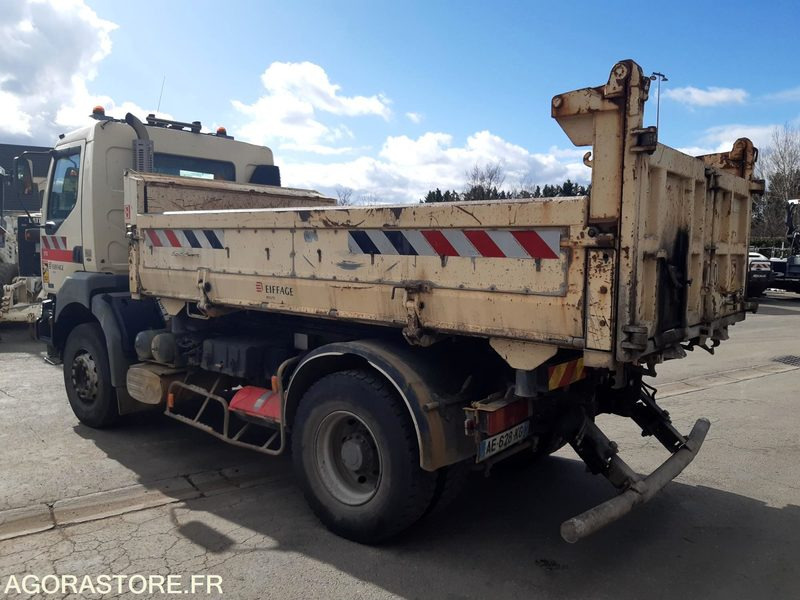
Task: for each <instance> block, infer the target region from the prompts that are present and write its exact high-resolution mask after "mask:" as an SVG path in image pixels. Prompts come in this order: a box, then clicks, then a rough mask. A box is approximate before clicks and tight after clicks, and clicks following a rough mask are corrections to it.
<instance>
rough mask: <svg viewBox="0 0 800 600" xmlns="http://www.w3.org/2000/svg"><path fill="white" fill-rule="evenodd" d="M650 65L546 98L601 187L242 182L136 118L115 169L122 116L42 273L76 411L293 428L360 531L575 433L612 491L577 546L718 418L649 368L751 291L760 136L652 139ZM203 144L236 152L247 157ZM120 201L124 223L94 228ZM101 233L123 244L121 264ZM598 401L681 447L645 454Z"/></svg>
mask: <svg viewBox="0 0 800 600" xmlns="http://www.w3.org/2000/svg"><path fill="white" fill-rule="evenodd" d="M649 83H650V82H649V80H648V79H647V78H646V77H643V75H642V71H641V68H640V67H639V66H638V65H637V64H636V63H634V62H632V61H623V62H620V63H618V64H616V65H615V66H614V68H613V70H612V72H611V75H610V78H609V79H608V82H607V83H605V84H604V85H601V86H598V87H594V88H586V89H581V90H575V91H572V92H568V93H565V94H560V95H558V96H555V97H554V98H553V101H552V107H551V110H552V116H553V117H554V118H555V119H556V120H557V121H558V123H559V124H560V125H561V127H562V128H563V130H564V131H565V133H566V134H567V136H568V137H569V138H570V140H571V141H572V143H573V144H575V145H576V146H591V151H590V152H587V153H586V156H585V159H584V162H585V163H586V164H587V165H588V166H590V167H591V171H592V187H591V195H590V196H582V197H569V198H566V197H564V198H548V199H526V200H503V201H485V202H482V201H478V202H466V203H442V204H432V205H419V204H414V205H398V206H357V207H352V206H351V207H336V206H332V205H331V204H332V201H329V200H326V199H324V198H322V197H321V196H319V195H318V194H317V195H315V194H313V193H311V192H306V191H303V190H292V189H286V188H279V187H274V186H258V185H252V184H251V183H249V182H248V179H249V177H250V175H251V173H253V171H254V169H256V168H257V167H255V166H254V165H255V164H256V163H257V162H258V161H253V160H249V162H248V161H245V162H246V163H247V164H246V165H239V164H237V165H236V173H235V177H234V178H229V179H231V180H232V181H235V182H236V183H229V182H220V181H210V180H209V181H203V180H198V179H187V178H184V177H176V176H174V175H164V174H155V173H152V172H149V171H150V170H151V169H150V168H148V164H147V163H148V161H149V160H150V159H149V158H148V154H147V152H146V149H147V147H148V144H149V143H150V142H149V141H148V137H149V138H151V139H152V141H154V142H155V146H154V150H155V153H156V154H155V155H156V156H158V152H159V143H161V142H160V140H159V139H158V138H157V134H160V135H162V136H163V135H164V134H165V133H166V132H167V131H169V130H168V129H164V128H159V127H150V126H147V127H142V126H141V124H139V125H136V123H135V120H131V119H129V122H131V123H133V124H134V125H136V126H137V135H136V136H135V137H136V139H134V140H133V144H134V151H133V153H134V156H135V160H136V162H135V163H134V164H135V166H136V169H135V170H129V171H127V172H126V174H125V177H124V181H123V178H122V174H121V173H122V170H123V163H129V161H130V156H131V148H130V144H131V138H132V137H134V136H133V131H132V130H131V129H130V128H128V129H126V125H125V124H122V123H116V122H115V123H114V124H113V125H114V127H117V128H119V132H120V133H119V140H118V142H117V146H118V147H119V153H118V160H117V163H115V168H116V169H117V171H116V172H117V173H118V174H117V175H115V177H116V178H117V179H116V180H115V181H116V182H117V187H115V188H114V194H113V195H112V196H107V197H102V198H101V197H100V196H98V195H94V196H91V194H90V192H89V193H88V195H87V188H86V187H83V188H82V189H83V193H84V200H83V204H82V208H81V211H82V212H81V214H82V215H83V216H82V217H80V218H83V219H94V222H95V225H94V226H95V230H92V228H91V227H87V226H86V225H84V228H83V232H84V239H83V245H84V249H83V257H84V262H83V264H82V265H79V266H77V267H74V268H73V267H71V268H70V269H67V268H66V267H65V269H64V271H59V273H63V274H64V275H65V276H66V277H63V278H62V279H61V280H60V281H58V282H54V278H52V276H51V279H50V282H51V283H53V284H54V285H53V292H54V294H53V296H52V297H51V299H50V301H49V302H48V304H47V306H46V309H45V311H44V315H43V319H42V321H41V322H40V324H39V325H40V332H41V335H42V336H44V337H47V338H48V339H49V340H50V343H51V346H52V349H53V352H54V353H55V354H56V355H58V356H59V357H61V359H63V362H64V379H65V384H66V388H67V393H68V396H69V400H70V403H71V405H72V407H73V410H74V411H75V413H76V415H77V416H78V418H79V419H80V420H81V421H83V422H84V423H86V424H88V425H90V426H93V427H104V426H108V425H110V424H112V423H114V422H115V421H116V420H117V419H118V417H119V416H120V415H121V414H124V413H126V412H130V411H132V410H138V409H141V408H143V407H145V408H146V407H151V408H156V409H158V410H163V411H164V413H165V414H166V415H168V416H169V417H171V418H174V419H177V420H179V421H182V422H184V423H187V424H189V425H192V426H195V427H198V428H200V429H203V430H205V431H207V432H209V433H211V434H212V435H214V436H216V437H218V438H220V439H223V440H225V441H226V442H229V443H231V444H234V445H238V446H244V447H248V448H252V449H253V450H255V451H257V452H261V453H263V454H268V455H276V454H282V453H284V452H287V451H289V450H290V449H291V453H292V457H293V461H294V466H295V469H296V473H297V478H298V481H299V483H300V485H301V486H302V488H303V491H304V493H305V496H306V498H307V500H308V502H309V504H310V505H311V507H312V509H313V510H314V512H315V513H316V514H317V516H318V517H319V518H320V519H321V521H322V522H323V523H324V524H325V525H327V526H328V527H329V528H330V529H332V530H333V531H335V532H336V533H338V534H340V535H343V536H345V537H348V538H351V539H354V540H357V541H361V542H375V541H379V540H382V539H385V538H387V537H390V536H392V535H394V534H396V533H398V532H399V531H401V530H403V529H405V528H406V527H408V526H410V525H411V524H413V523H414V522H416V521H417V520H419V519H420V518H421V517H422V516H423V515H425V514H428V513H429V512H430V511H431V510H432V509H434V508H437V507H441V506H443V505H444V504H445V503H446V502H448V501H449V500H450V499H451V498H452V497H453V496H454V495H455V492H456V490H457V489H458V487H459V483H460V482H461V481H463V478H464V473H465V472H467V471H468V470H469V469H470V468H475V467H476V466H477V467H478V468H485V469H489V468H490V467H491V465H493V464H495V463H497V462H498V461H501V460H504V459H507V458H509V457H511V456H517V457H528V458H535V457H538V456H544V455H547V454H549V453H552V452H554V451H555V450H557V449H558V448H560V447H562V446H563V445H565V444H570V445H571V446H572V447H573V448H574V450H575V451H576V452H577V454H578V455H579V456H580V457H581V458H582V459H583V460H584V461H585V462H586V464H587V465H588V467H589V469H590V470H591V472H593V473H597V474H602V475H604V476H606V477H607V478H608V479H609V480H610V481H611V483H612V484H614V485H615V486H616V487H617V488H619V489H620V490H621V494H620V495H618V496H616V497H615V498H612V499H611V500H609V501H608V502H606V503H604V504H601V505H600V506H598V507H594V508H591V509H590V510H588V511H587V512H586V513H584V514H582V515H579V516H577V517H575V518H573V519H570V520H568V521H566V522H565V523H564V524H562V529H561V531H562V536H563V537H564V538H565V539H566V540H567V541H570V542H574V541H577V540H578V539H580V538H582V537H584V536H586V535H589V534H590V533H592V532H593V531H595V530H597V529H598V528H600V527H602V526H604V525H605V524H607V523H609V522H611V521H613V520H614V519H616V518H618V517H620V516H622V515H624V514H625V513H626V512H628V511H630V510H631V508H632V507H633V506H635V505H636V504H638V503H641V502H644V501H647V500H648V499H649V498H650V497H652V495H653V494H654V493H656V492H657V491H658V490H659V489H660V488H661V487H663V486H664V485H665V484H666V483H667V482H668V481H669V480H671V479H673V478H674V477H675V476H677V474H678V473H680V471H681V470H682V469H683V468H684V467H685V466H686V465H687V464H688V463H689V462H690V461H691V460H692V458H693V457H694V456H695V454H696V453H697V451H698V449H699V448H700V445H701V444H702V442H703V439H704V437H705V434H706V432H707V430H708V427H709V422H708V421H707V420H705V419H700V420H698V421H697V422H696V423H695V424H694V426H693V428H692V429H691V432H690V433H689V435H688V436H686V435H683V434H681V433H680V432H679V431H678V430H677V429H676V428H675V427H674V426H673V424H672V423H671V421H670V419H669V415H668V414H667V413H666V412H665V411H664V410H662V409H661V408H660V407H659V406H658V405H657V404H656V401H655V391H654V390H653V388H651V387H650V386H648V385H646V384H644V383H643V381H642V376H643V374H645V373H652V372H653V369H654V367H655V365H656V364H657V363H659V362H661V361H663V360H666V359H674V358H681V357H683V356H685V350H686V349H691V348H693V347H696V346H700V347H703V348H707V349H713V347H714V346H716V345H718V344H719V343H720V342H722V341H724V340H725V339H727V337H728V328H729V327H730V326H731V325H733V324H734V323H736V322H738V321H741V320H742V319H744V316H745V311H746V310H747V309H748V308H749V306H748V304H747V303H746V301H745V297H744V288H745V276H746V269H747V248H748V245H747V242H748V230H749V212H750V211H749V206H750V196H751V192H753V191H754V190H757V189H758V188H759V185H760V184H759V183H758V182H755V181H754V180H753V179H752V173H753V164H754V161H755V156H756V151H755V149H754V148H753V145H752V143H750V141H749V140H746V139H741V140H738V141H737V142H736V144H735V145H734V148H733V149H732V151H731V152H727V153H723V154H715V155H710V156H704V157H691V156H687V155H685V154H682V153H680V152H678V151H676V150H674V149H671V148H669V147H667V146H664V145H662V144H660V143H658V140H657V131H656V130H655V128H653V127H644V125H643V116H644V105H645V101H646V100H647V95H648V89H649ZM172 133H173V134H174V135H180V136H184V137H185V138H186V139H191V140H195V141H196V142H198V143H199V141H202V140H203V139H204V138H205V137H207V136H203V135H202V134H198V133H191V132H188V131H181V132H172ZM95 134H96V135H97V128H95ZM82 136H84V137H85V133H84V134H76V135H75V136H73V137H71V138H67V141H66V142H64V144H62V145H67V146H70V147H79V148H81V149H83V148H84V147H85V148H86V151H85V153H84V154H82V158H81V160H82V161H83V162H82V164H83V165H84V167H83V169H84V170H83V171H82V173H85V172H87V168H88V166H87V165H90V164H91V161H92V160H97V152H96V151H95V155H94V157H93V156H92V154H91V151H90V145H91V142H89V141H84V137H82ZM207 141H209V140H207ZM210 141H213V142H215V143H214V144H211V143H209V145H208V152H211V153H212V154H214V153H218V154H215V155H216V156H217V158H218V159H219V160H226V159H225V158H219V157H220V156H226V155H227V156H233V155H235V154H236V149H237V148H239V152H241V153H243V154H246V153H247V152H250V151H252V152H255V150H252V147H249V148H250V150H248V145H246V144H243V145H241V146H237V145H236V144H237V142H233V141H230V140H228V141H226V144H227V145H226V146H225V148H227V149H228V150H227V154H225V153H220V152H219V151H220V145H219V144H217V143H216V142H218V141H219V140H216V139H212V140H210ZM94 143H95V144H96V143H97V142H96V141H95V142H94ZM245 150H247V152H245ZM264 152H267V151H266V150H264ZM87 161H88V162H87ZM265 161H266V163H268V164H270V165H271V155H270V156H269V157H268V160H267V158H265ZM125 166H127V164H126V165H125ZM95 168H96V169H98V170H102V168H101V167H95ZM108 171H109V172H110V167H109V169H108ZM82 176H84V177H85V175H82ZM95 177H98V178H105V177H106V175H105V173H103V174H102V175H98V173H97V172H95ZM108 177H109V179H110V178H111V176H110V175H109V176H108ZM123 187H124V190H123ZM89 198H91V200H89ZM46 202H47V200H46ZM47 210H49V208H47ZM112 211H115V214H117V215H118V217H117V218H116V220H115V221H114V223H115V227H116V229H114V231H113V232H111V231H108V232H106V231H104V230H103V231H99V230H97V229H96V228H97V227H98V222H99V223H100V225H99V226H100V228H101V229H103V228H105V227H107V221H108V215H110V214H111V212H112ZM87 215H88V216H87ZM123 215H124V223H123ZM69 218H71V217H69V216H68V217H66V218H65V220H64V223H66V222H67V220H68V219H69ZM84 222H86V221H84ZM55 234H56V235H57V234H58V231H56V232H55ZM101 234H102V235H101ZM87 235H89V236H92V235H94V236H95V238H96V240H97V239H100V240H103V244H106V245H108V246H109V248H110V246H111V245H114V248H115V250H114V252H113V258H110V259H109V260H108V261H107V262H106V264H105V265H102V264H98V260H97V259H99V258H100V256H101V253H100V247H101V245H100V244H99V243H98V242H97V241H94V242H92V241H91V240H90V239H87V237H86V236H87ZM90 243H91V244H93V247H94V253H93V254H89V252H88V250H89V249H90V245H89V244H90ZM107 256H109V257H112V252H110V251H109V252H108V254H107ZM89 257H93V258H94V262H93V263H92V264H91V265H90V264H89V263H87V262H86V261H87V260H88V258H89ZM68 270H69V273H67V271H68ZM601 413H613V414H617V415H620V416H623V417H628V418H631V419H633V420H634V421H635V422H636V423H637V424H638V425H639V426H640V427H641V428H642V431H643V434H644V435H653V436H655V437H656V438H657V439H658V441H659V442H661V443H662V444H663V445H664V447H665V448H666V449H667V450H668V451H669V453H670V457H669V458H667V460H666V461H665V462H664V463H663V464H662V465H661V466H660V467H659V468H658V469H656V470H655V471H654V472H653V473H652V474H650V475H648V476H646V477H642V476H640V475H638V474H637V473H635V472H634V471H633V470H632V469H631V468H630V467H628V465H627V464H626V463H625V462H624V461H623V460H622V459H621V458H620V457H619V455H618V453H617V448H616V445H615V444H614V443H613V442H612V441H610V440H609V439H608V438H607V437H606V436H605V435H604V434H603V433H602V431H600V429H599V428H598V427H597V426H596V425H595V422H594V421H595V417H596V416H597V415H598V414H601Z"/></svg>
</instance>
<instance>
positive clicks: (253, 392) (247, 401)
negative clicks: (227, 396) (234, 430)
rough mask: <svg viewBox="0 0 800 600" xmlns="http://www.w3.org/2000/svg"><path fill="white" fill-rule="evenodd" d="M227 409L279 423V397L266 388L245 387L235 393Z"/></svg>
mask: <svg viewBox="0 0 800 600" xmlns="http://www.w3.org/2000/svg"><path fill="white" fill-rule="evenodd" d="M229 407H230V409H231V410H232V411H234V412H240V413H244V414H246V415H250V416H253V417H263V418H265V419H269V420H271V421H278V422H279V421H280V416H281V400H280V395H278V394H276V393H275V392H273V391H272V390H268V389H267V388H262V387H256V386H254V385H247V386H245V387H243V388H242V389H240V390H239V391H238V392H236V394H235V395H234V396H233V399H231V402H230V405H229Z"/></svg>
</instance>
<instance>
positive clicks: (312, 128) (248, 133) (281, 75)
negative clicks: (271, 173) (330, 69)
mask: <svg viewBox="0 0 800 600" xmlns="http://www.w3.org/2000/svg"><path fill="white" fill-rule="evenodd" d="M261 83H262V84H263V86H264V88H265V90H266V92H267V93H266V94H264V95H263V96H261V97H260V98H259V99H258V100H256V101H255V102H254V103H253V104H245V103H244V102H241V101H239V100H233V106H234V108H235V109H236V110H237V111H239V112H240V113H242V114H243V115H244V116H246V117H247V118H248V119H249V121H248V122H247V123H245V124H244V125H242V126H241V127H239V128H238V137H240V138H243V139H246V140H248V141H251V142H254V143H258V144H265V145H276V146H277V147H283V148H286V149H292V150H301V151H305V152H312V153H318V154H341V153H343V152H348V151H350V148H340V147H334V146H331V144H333V143H335V142H337V141H339V140H341V139H342V138H343V137H350V138H352V137H353V134H352V132H351V131H350V130H349V129H348V128H347V127H345V126H344V125H337V126H331V125H327V124H325V123H323V122H322V121H321V120H320V113H323V114H328V115H334V116H340V117H358V116H378V117H381V118H383V119H388V118H389V116H390V115H391V110H390V108H389V104H390V102H389V100H388V99H387V98H386V97H385V96H383V95H381V94H376V95H372V96H344V95H342V94H340V90H341V86H339V85H337V84H334V83H331V81H330V79H329V78H328V74H327V73H326V72H325V70H324V69H323V68H322V67H320V66H319V65H316V64H314V63H310V62H302V63H282V62H274V63H272V64H271V65H270V66H269V67H268V68H267V70H266V71H264V73H263V74H262V75H261Z"/></svg>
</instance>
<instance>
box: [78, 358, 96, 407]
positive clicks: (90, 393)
mask: <svg viewBox="0 0 800 600" xmlns="http://www.w3.org/2000/svg"><path fill="white" fill-rule="evenodd" d="M97 384H98V377H97V365H96V364H95V362H94V358H93V357H92V355H91V354H89V353H88V352H83V353H81V354H78V355H77V356H75V358H74V359H73V361H72V387H73V388H74V389H75V392H76V393H77V394H78V398H79V399H80V400H81V401H83V402H86V403H89V402H93V401H94V400H95V398H96V397H97Z"/></svg>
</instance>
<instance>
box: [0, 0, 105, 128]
mask: <svg viewBox="0 0 800 600" xmlns="http://www.w3.org/2000/svg"><path fill="white" fill-rule="evenodd" d="M115 28H116V25H115V24H114V23H111V22H110V21H106V20H104V19H101V18H100V17H98V16H97V14H96V13H95V12H94V11H93V10H92V9H91V8H89V7H88V6H86V4H84V2H83V0H29V1H28V2H12V3H6V5H4V8H3V21H2V24H0V48H2V49H3V50H2V52H0V133H1V134H3V135H4V136H6V137H7V138H11V140H9V141H18V142H22V143H52V141H53V140H54V139H55V135H56V134H57V133H59V132H61V131H63V130H64V129H65V128H72V127H76V126H79V125H81V124H83V123H85V122H86V120H87V116H88V114H89V112H90V111H91V108H92V106H94V104H97V103H98V101H99V100H103V101H105V102H104V103H105V104H107V105H109V106H110V107H113V106H114V103H113V102H112V101H111V100H110V99H109V98H103V97H95V96H92V95H91V94H90V93H89V92H88V90H87V83H88V82H90V81H92V79H94V77H95V76H96V74H97V67H98V64H99V63H100V62H101V61H102V60H103V58H105V57H106V56H107V55H108V54H109V52H111V37H110V33H111V32H112V31H113V30H114V29H115Z"/></svg>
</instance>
